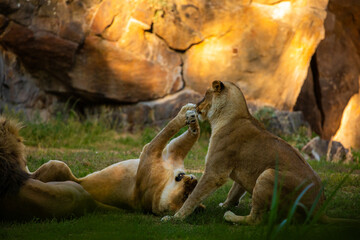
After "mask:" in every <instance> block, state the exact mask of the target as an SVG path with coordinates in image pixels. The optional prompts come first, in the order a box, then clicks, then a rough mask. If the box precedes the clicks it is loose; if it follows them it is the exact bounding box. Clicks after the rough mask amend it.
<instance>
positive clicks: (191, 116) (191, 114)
mask: <svg viewBox="0 0 360 240" xmlns="http://www.w3.org/2000/svg"><path fill="white" fill-rule="evenodd" d="M185 116H186V125H188V126H189V129H190V131H191V132H192V133H193V134H196V133H197V132H198V131H199V124H198V121H197V118H196V112H195V111H193V110H188V111H187V112H186V114H185Z"/></svg>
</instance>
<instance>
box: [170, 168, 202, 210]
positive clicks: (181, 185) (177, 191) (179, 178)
mask: <svg viewBox="0 0 360 240" xmlns="http://www.w3.org/2000/svg"><path fill="white" fill-rule="evenodd" d="M175 184H176V185H175V187H174V189H173V192H172V196H171V200H170V201H171V203H170V204H169V207H170V209H169V210H170V211H174V212H176V211H178V210H179V209H180V208H181V207H182V205H183V204H184V202H185V201H186V199H187V198H188V197H189V195H190V194H191V192H192V191H193V190H194V188H195V186H196V184H197V179H196V178H195V176H193V175H186V174H185V173H183V172H182V173H179V174H177V175H176V176H175Z"/></svg>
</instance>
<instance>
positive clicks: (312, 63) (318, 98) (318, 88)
mask: <svg viewBox="0 0 360 240" xmlns="http://www.w3.org/2000/svg"><path fill="white" fill-rule="evenodd" d="M310 68H311V72H312V74H313V81H314V95H315V100H316V105H317V108H318V109H319V111H320V116H321V118H320V122H321V127H323V125H324V122H325V114H324V110H323V107H322V103H321V101H322V95H321V86H320V79H319V77H320V76H319V69H318V65H317V60H316V52H315V54H314V55H313V56H312V58H311V61H310Z"/></svg>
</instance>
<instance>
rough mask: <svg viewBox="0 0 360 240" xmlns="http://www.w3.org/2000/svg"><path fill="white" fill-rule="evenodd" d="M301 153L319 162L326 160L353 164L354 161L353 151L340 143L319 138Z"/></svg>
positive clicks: (307, 145)
mask: <svg viewBox="0 0 360 240" xmlns="http://www.w3.org/2000/svg"><path fill="white" fill-rule="evenodd" d="M301 151H302V152H303V153H305V157H306V158H311V159H314V160H317V161H320V160H326V161H328V162H336V163H351V162H353V160H354V158H353V156H352V153H351V151H350V150H349V149H347V148H345V147H344V146H343V145H342V144H341V143H340V142H337V141H335V140H330V141H329V140H324V139H321V138H320V137H319V136H317V137H315V138H313V139H311V140H310V141H309V142H308V143H307V144H306V145H305V146H304V147H303V148H302V149H301Z"/></svg>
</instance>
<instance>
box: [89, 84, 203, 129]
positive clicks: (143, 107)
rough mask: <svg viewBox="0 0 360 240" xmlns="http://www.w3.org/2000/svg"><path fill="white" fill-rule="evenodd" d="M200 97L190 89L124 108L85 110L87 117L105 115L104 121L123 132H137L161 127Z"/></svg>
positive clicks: (111, 107) (92, 108)
mask: <svg viewBox="0 0 360 240" xmlns="http://www.w3.org/2000/svg"><path fill="white" fill-rule="evenodd" d="M201 99H202V96H201V95H200V94H198V93H197V92H195V91H193V90H191V89H187V88H185V89H183V90H181V91H180V92H178V93H176V94H173V95H171V96H167V97H165V98H162V99H159V100H153V101H146V102H141V103H137V104H133V105H126V106H119V107H117V106H110V107H108V108H107V109H105V110H104V108H103V107H102V106H98V107H96V108H94V107H93V106H92V107H90V108H86V109H85V112H87V114H89V115H94V114H95V115H104V112H105V115H106V119H105V120H106V121H110V122H111V123H112V124H113V125H118V126H120V127H121V128H122V129H123V130H125V131H130V132H133V131H137V130H139V129H143V128H144V127H145V126H154V125H155V126H159V127H163V126H164V125H165V124H166V123H167V122H168V121H169V119H170V118H173V117H175V116H176V114H177V113H178V112H179V110H180V109H181V107H182V106H183V105H185V104H187V103H197V102H199V101H200V100H201Z"/></svg>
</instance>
